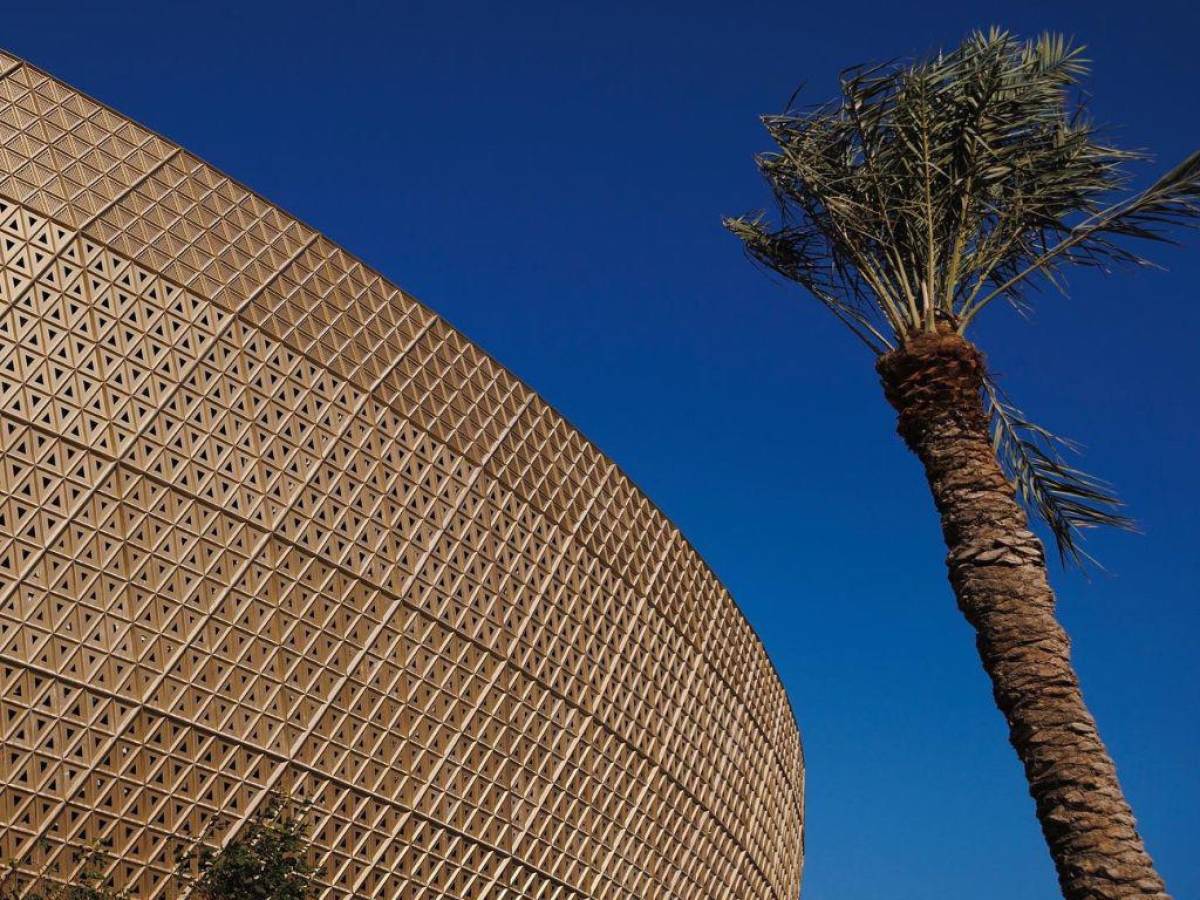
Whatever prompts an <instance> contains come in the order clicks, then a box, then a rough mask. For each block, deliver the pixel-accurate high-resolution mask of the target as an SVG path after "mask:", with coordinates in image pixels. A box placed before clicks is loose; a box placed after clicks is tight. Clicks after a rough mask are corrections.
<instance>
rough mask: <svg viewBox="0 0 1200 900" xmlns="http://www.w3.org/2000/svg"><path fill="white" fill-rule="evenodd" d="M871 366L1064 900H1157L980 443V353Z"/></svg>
mask: <svg viewBox="0 0 1200 900" xmlns="http://www.w3.org/2000/svg"><path fill="white" fill-rule="evenodd" d="M877 368H878V371H879V374H880V377H881V378H882V381H883V386H884V391H885V393H886V395H887V399H888V401H889V402H890V403H891V404H892V406H893V407H894V408H895V409H896V411H897V413H898V421H899V425H898V431H899V432H900V436H901V437H902V438H904V442H905V443H906V444H907V445H908V447H909V449H910V450H912V451H913V453H915V454H916V455H917V457H918V458H919V459H920V460H921V462H922V464H923V465H924V466H925V473H926V476H927V477H928V479H929V487H930V490H931V491H932V493H933V499H934V502H935V503H936V505H937V509H938V512H939V513H940V514H941V518H942V534H943V536H944V537H945V540H946V547H947V549H948V550H949V555H948V556H947V559H946V564H947V567H948V568H949V574H950V584H951V586H952V587H953V588H954V593H955V595H956V596H957V598H958V606H959V609H961V610H962V612H963V614H964V615H965V616H966V617H967V620H968V621H969V622H970V623H971V625H972V626H973V627H974V628H975V632H976V644H977V646H978V649H979V656H980V658H981V660H982V661H983V668H984V669H985V670H986V671H987V673H988V676H989V677H990V678H991V679H992V687H993V693H994V696H995V699H996V704H997V705H998V706H999V707H1000V710H1001V712H1003V713H1004V717H1005V719H1007V721H1008V727H1009V739H1010V740H1011V742H1012V745H1013V748H1014V749H1015V750H1016V751H1017V755H1018V756H1019V757H1020V759H1021V762H1022V763H1023V764H1024V766H1025V776H1026V778H1027V779H1028V781H1029V790H1030V793H1031V794H1032V795H1033V799H1034V801H1035V802H1036V804H1037V816H1038V819H1039V820H1040V822H1041V825H1042V833H1043V834H1044V835H1045V837H1046V843H1047V844H1048V845H1049V848H1050V854H1051V856H1052V857H1053V858H1054V863H1055V866H1056V867H1057V869H1058V879H1059V884H1060V885H1061V887H1062V892H1063V896H1064V897H1065V898H1067V900H1113V898H1122V900H1127V898H1134V897H1137V898H1155V900H1164V898H1167V897H1168V895H1167V893H1166V888H1165V886H1164V885H1163V881H1162V879H1161V878H1160V877H1159V875H1158V873H1157V872H1156V871H1155V869H1154V864H1153V862H1152V861H1151V859H1150V857H1149V855H1148V854H1147V853H1146V850H1145V847H1144V846H1143V844H1142V839H1141V837H1140V836H1139V834H1138V832H1137V828H1136V826H1135V823H1134V819H1133V815H1132V813H1131V812H1130V809H1129V804H1128V803H1127V802H1126V800H1125V797H1124V795H1123V794H1122V792H1121V787H1120V785H1119V784H1118V783H1117V773H1116V768H1115V767H1114V766H1113V762H1112V759H1111V758H1110V757H1109V755H1108V751H1107V750H1106V749H1105V747H1104V744H1103V743H1101V741H1100V735H1099V734H1098V732H1097V730H1096V723H1095V721H1094V720H1093V719H1092V716H1091V713H1089V712H1088V710H1087V707H1086V706H1084V703H1083V696H1082V694H1081V693H1080V689H1079V681H1078V679H1077V678H1076V675H1075V671H1074V669H1073V668H1072V667H1071V660H1070V644H1069V641H1068V639H1067V636H1066V633H1065V632H1064V631H1063V629H1062V627H1061V626H1060V625H1059V624H1058V621H1057V620H1056V618H1055V616H1054V594H1053V592H1052V591H1051V590H1050V585H1049V582H1048V581H1047V579H1046V562H1045V555H1044V553H1043V549H1042V544H1041V542H1040V541H1039V540H1038V539H1037V538H1036V537H1035V536H1034V535H1033V534H1032V533H1031V532H1030V531H1029V529H1028V523H1027V520H1026V518H1025V512H1024V510H1023V509H1022V508H1021V507H1020V505H1018V503H1017V501H1016V498H1015V495H1014V490H1013V488H1012V486H1011V485H1010V484H1009V482H1008V480H1007V479H1006V478H1005V477H1004V474H1003V472H1002V471H1001V469H1000V466H999V464H998V462H997V460H996V454H995V451H994V450H993V448H992V444H991V441H990V440H989V435H988V422H987V417H986V414H985V412H984V408H983V402H982V399H981V396H980V390H981V387H982V376H983V360H982V357H981V356H980V354H979V351H978V350H976V349H975V347H974V346H973V345H972V344H970V343H969V342H967V341H966V340H965V339H963V338H962V337H960V336H958V335H956V334H936V335H926V336H922V337H919V338H915V339H913V340H912V341H910V342H909V343H908V344H906V345H905V346H904V347H902V348H901V349H899V350H896V351H894V352H892V353H889V354H887V355H886V356H883V357H881V358H880V360H879V363H878V367H877Z"/></svg>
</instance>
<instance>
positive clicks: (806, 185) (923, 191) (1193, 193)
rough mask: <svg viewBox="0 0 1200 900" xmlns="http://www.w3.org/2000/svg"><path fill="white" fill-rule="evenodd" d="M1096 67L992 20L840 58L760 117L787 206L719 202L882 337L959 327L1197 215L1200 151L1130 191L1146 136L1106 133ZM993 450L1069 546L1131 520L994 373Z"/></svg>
mask: <svg viewBox="0 0 1200 900" xmlns="http://www.w3.org/2000/svg"><path fill="white" fill-rule="evenodd" d="M1087 71H1088V64H1087V61H1086V60H1085V59H1084V58H1083V56H1082V50H1081V48H1079V47H1075V46H1072V45H1071V44H1070V43H1069V42H1068V41H1067V40H1065V39H1064V38H1062V37H1060V36H1053V35H1043V36H1042V37H1040V38H1038V39H1036V40H1033V41H1019V40H1017V39H1016V38H1014V37H1013V36H1011V35H1010V34H1008V33H1006V32H1004V31H1000V30H996V29H993V30H992V31H990V32H987V33H984V32H977V33H975V34H973V35H972V36H971V37H970V38H968V39H967V40H966V41H965V42H964V43H963V44H962V45H961V46H960V47H959V48H958V49H956V50H954V51H953V52H951V53H947V54H939V55H938V56H936V57H934V58H932V59H928V60H925V61H922V62H919V63H916V64H888V65H884V66H877V67H871V68H865V67H858V68H855V69H850V70H848V71H847V72H845V73H843V76H842V79H841V95H840V96H839V97H838V98H837V99H836V100H834V101H832V102H830V103H827V104H824V105H821V106H817V107H814V108H808V109H803V110H796V111H789V112H787V113H784V114H781V115H773V116H766V117H764V119H763V121H764V124H765V125H766V127H767V130H768V132H769V133H770V135H771V137H772V139H773V140H774V142H775V143H776V144H777V145H778V149H777V150H775V151H773V152H770V153H764V154H761V155H760V156H759V157H758V166H759V169H760V171H761V172H762V174H763V176H764V177H765V178H766V180H767V182H768V184H769V185H770V188H771V190H772V192H773V194H774V196H775V199H776V201H777V205H778V216H777V219H776V220H775V221H769V220H767V219H766V218H765V217H764V216H762V215H758V216H753V217H739V218H733V219H727V220H726V226H727V227H728V228H729V229H730V230H731V231H733V232H734V233H735V234H736V235H738V236H739V237H740V238H741V239H742V240H743V241H744V242H745V247H746V250H747V252H748V253H749V254H750V255H751V256H752V257H753V258H754V259H755V260H757V261H758V262H760V263H762V264H763V265H765V266H767V267H768V268H770V269H772V270H774V271H776V272H778V273H780V274H781V275H783V276H785V277H786V278H788V279H791V280H793V281H796V282H797V283H799V284H800V285H802V286H803V287H804V288H806V289H807V290H808V291H809V293H811V294H812V295H813V296H814V297H816V299H817V300H819V301H820V302H821V303H822V304H824V305H825V306H826V307H827V308H828V309H830V310H831V311H832V312H833V313H834V314H835V315H836V316H837V317H838V318H839V319H840V320H841V321H842V322H843V323H844V324H846V325H847V326H848V327H849V328H850V329H851V331H853V332H854V333H855V334H856V335H857V336H858V337H859V338H860V339H861V340H862V341H863V342H864V343H865V344H866V345H867V346H868V347H870V348H871V350H872V351H873V352H875V353H876V354H883V353H885V352H887V351H889V350H891V349H894V348H896V347H898V346H901V345H903V344H904V343H905V341H907V340H909V339H910V338H912V337H915V336H917V335H920V334H923V333H930V332H935V331H938V330H955V331H957V332H959V333H960V334H965V333H966V331H967V329H968V328H969V327H970V325H971V324H972V322H973V321H974V320H975V318H976V317H977V316H978V315H979V313H980V312H982V311H983V310H984V309H986V308H988V306H989V305H990V304H991V303H992V302H993V301H994V300H997V299H1000V298H1003V299H1004V300H1006V301H1007V302H1008V303H1010V304H1012V305H1013V306H1015V307H1016V308H1017V309H1018V310H1020V311H1022V312H1024V311H1025V310H1026V309H1027V307H1028V303H1029V299H1030V293H1031V290H1033V289H1036V288H1037V287H1039V286H1043V285H1046V284H1049V285H1051V286H1053V287H1056V288H1058V289H1060V290H1061V289H1062V288H1063V282H1062V279H1061V271H1062V269H1063V268H1064V267H1066V266H1068V265H1082V266H1091V267H1099V268H1101V269H1105V270H1107V269H1108V268H1110V267H1112V266H1114V265H1120V264H1133V265H1148V264H1149V262H1148V261H1147V260H1146V259H1144V258H1142V257H1141V256H1139V255H1137V254H1136V253H1134V252H1132V251H1131V250H1129V249H1128V247H1127V246H1126V245H1127V244H1128V241H1127V240H1125V239H1126V238H1142V239H1153V240H1165V239H1166V237H1165V233H1164V232H1165V229H1168V228H1169V227H1171V226H1173V225H1178V224H1194V223H1195V222H1196V221H1197V220H1198V219H1200V153H1197V154H1193V155H1192V156H1190V157H1189V158H1188V159H1187V160H1185V161H1184V162H1183V163H1182V164H1181V165H1179V166H1178V167H1176V168H1175V169H1174V170H1172V171H1171V172H1169V173H1168V174H1166V175H1164V176H1163V177H1162V178H1160V179H1159V180H1158V181H1156V182H1155V183H1154V184H1153V185H1151V186H1150V187H1149V188H1147V189H1145V190H1143V191H1141V192H1137V193H1131V192H1129V191H1128V189H1127V188H1128V183H1129V179H1128V175H1127V168H1128V164H1129V163H1130V162H1133V161H1136V160H1140V159H1143V158H1144V154H1142V153H1138V152H1132V151H1128V150H1121V149H1117V148H1115V147H1112V146H1109V145H1108V144H1106V143H1105V142H1103V140H1102V138H1101V135H1100V134H1099V132H1098V130H1097V128H1096V126H1095V125H1094V124H1093V123H1092V122H1091V121H1090V120H1089V119H1088V118H1087V116H1086V115H1085V110H1084V108H1083V104H1082V102H1081V100H1080V99H1079V98H1078V96H1077V86H1078V84H1079V82H1080V80H1081V78H1082V77H1083V76H1085V75H1086V73H1087ZM985 392H986V395H987V397H986V400H987V403H988V409H989V411H990V413H991V417H992V428H993V438H994V441H995V446H996V452H997V455H998V456H999V458H1000V460H1001V462H1002V464H1003V465H1004V467H1005V469H1006V471H1007V473H1008V474H1009V476H1010V477H1011V478H1012V479H1013V481H1014V483H1015V484H1016V485H1017V488H1018V492H1019V495H1020V497H1021V499H1022V500H1023V501H1024V502H1025V504H1026V506H1027V507H1029V508H1030V509H1031V511H1032V512H1034V513H1035V514H1037V515H1039V516H1040V517H1041V518H1042V519H1043V520H1044V521H1045V522H1046V523H1047V525H1048V526H1049V528H1050V530H1051V532H1052V533H1053V535H1054V537H1055V540H1056V542H1057V544H1058V549H1059V552H1060V554H1061V555H1062V557H1063V558H1064V559H1070V560H1073V561H1076V562H1078V561H1082V559H1084V558H1085V557H1086V554H1085V553H1084V552H1083V551H1082V549H1081V548H1080V546H1079V542H1078V537H1079V535H1080V532H1081V530H1082V529H1085V528H1088V527H1091V526H1095V525H1116V526H1128V525H1129V524H1130V522H1129V520H1128V519H1127V518H1126V517H1125V516H1123V515H1122V514H1121V512H1120V504H1119V501H1118V500H1117V498H1116V496H1115V495H1114V494H1113V492H1112V491H1111V489H1110V488H1109V487H1108V485H1106V484H1105V483H1104V482H1102V481H1100V480H1098V479H1096V478H1094V477H1092V476H1090V475H1087V474H1086V473H1084V472H1082V471H1080V470H1079V469H1077V468H1075V467H1073V466H1071V465H1069V464H1068V463H1067V462H1066V460H1065V458H1064V455H1063V452H1062V450H1063V449H1073V445H1072V444H1071V443H1070V442H1069V441H1066V440H1064V439H1062V438H1059V437H1057V436H1056V435H1054V434H1052V433H1051V432H1049V431H1047V430H1046V429H1044V428H1041V427H1040V426H1037V425H1034V424H1033V423H1032V422H1030V421H1029V420H1028V419H1027V418H1026V417H1025V416H1024V415H1023V414H1022V413H1021V412H1020V411H1019V410H1018V409H1016V408H1015V407H1014V406H1012V405H1011V404H1010V403H1008V402H1007V400H1006V399H1005V398H1004V397H1003V395H1002V393H1001V391H1000V390H999V388H998V387H997V385H996V384H995V382H994V380H992V379H990V378H989V379H987V380H986V382H985Z"/></svg>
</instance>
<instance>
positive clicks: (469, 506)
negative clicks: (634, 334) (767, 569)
mask: <svg viewBox="0 0 1200 900" xmlns="http://www.w3.org/2000/svg"><path fill="white" fill-rule="evenodd" d="M0 154H2V157H0V267H2V276H0V417H2V418H0V741H2V749H3V758H2V760H0V857H17V858H21V859H23V860H24V862H23V863H22V866H23V871H25V872H26V873H28V874H30V875H37V874H45V875H50V876H52V877H69V876H70V875H71V873H72V871H73V869H74V865H75V864H74V863H73V862H72V852H73V850H74V849H76V848H78V847H80V846H82V845H84V844H87V843H89V842H91V841H96V840H105V841H107V842H109V843H110V847H111V852H112V854H113V857H114V861H113V864H112V876H113V880H114V882H115V883H116V884H117V885H119V886H123V887H129V888H130V889H132V890H134V891H136V892H137V894H138V895H139V896H147V897H149V896H174V895H175V893H176V890H175V886H174V885H173V884H172V883H171V879H170V873H171V870H172V868H173V859H172V851H173V848H174V846H175V845H176V844H177V843H178V838H179V836H181V835H186V834H197V833H199V831H200V830H201V829H202V827H203V825H204V823H205V821H207V819H208V818H209V817H211V816H213V815H220V816H223V817H226V818H228V819H230V820H231V821H233V822H234V823H235V825H234V830H236V827H237V824H238V823H240V822H242V821H244V820H245V819H246V817H247V816H248V815H250V814H251V813H252V812H253V810H254V809H255V808H256V806H257V805H258V804H260V803H262V802H263V800H264V798H265V797H266V796H267V795H268V792H270V791H272V790H277V789H286V790H289V791H293V792H296V793H300V794H303V795H304V796H306V797H309V798H311V799H312V800H313V801H314V804H315V805H314V815H315V820H314V821H315V854H316V856H317V857H319V858H317V859H316V860H315V861H316V862H318V863H320V864H321V865H323V866H324V867H325V875H324V881H325V883H326V884H327V886H328V889H327V890H326V892H325V896H327V897H343V896H379V897H404V898H434V897H464V898H466V897H473V898H485V897H487V898H490V897H508V898H518V897H539V898H551V897H553V898H567V897H590V898H639V900H640V898H651V897H684V898H692V897H746V898H779V900H782V898H793V897H795V896H796V894H797V891H798V886H799V880H800V870H801V862H802V860H801V829H802V793H803V762H802V757H801V751H800V745H799V738H798V735H797V731H796V726H795V722H794V719H793V717H792V714H791V711H790V709H789V706H788V703H787V698H786V696H785V694H784V690H783V688H782V686H781V685H780V683H779V680H778V678H777V677H776V675H775V673H774V671H773V670H772V668H771V666H770V663H769V661H768V660H767V657H766V655H765V653H764V652H763V649H762V646H761V644H760V642H759V641H758V640H757V638H756V637H755V635H754V634H753V632H752V631H751V629H750V627H749V626H748V625H747V623H746V621H745V620H744V619H743V617H742V616H741V615H740V614H739V613H738V611H737V609H736V607H735V606H734V604H733V602H732V600H731V599H730V598H729V596H728V594H727V593H726V592H725V590H724V589H723V588H722V587H721V585H720V584H719V583H718V582H717V580H716V579H715V578H714V577H713V575H712V574H711V573H710V572H709V570H708V569H707V568H706V567H705V565H704V563H703V562H702V561H701V560H700V559H699V558H698V556H697V555H696V554H695V552H694V551H693V550H692V549H691V547H690V546H689V545H688V544H687V543H686V542H685V540H684V539H683V538H682V537H681V535H680V534H679V532H678V531H677V530H676V529H675V528H674V527H673V526H672V525H671V524H670V523H669V522H668V521H667V520H666V519H665V518H664V517H663V516H662V515H661V514H660V513H659V512H658V511H657V510H656V509H655V508H654V507H653V505H652V504H651V503H650V502H649V501H648V500H647V499H646V498H645V497H644V496H643V495H642V494H641V493H640V492H639V491H638V490H637V489H636V488H634V487H633V485H631V484H630V482H629V481H628V479H626V478H625V476H624V475H622V473H621V472H620V471H619V470H618V469H617V468H616V467H615V466H614V465H613V464H612V463H611V462H610V461H609V460H608V459H606V458H605V457H604V456H603V455H601V454H600V453H599V452H598V451H597V450H596V449H595V448H594V447H593V446H592V445H591V444H589V443H588V442H587V441H586V440H585V439H584V438H583V437H582V436H581V435H580V434H578V433H577V432H576V431H575V430H574V429H573V428H571V427H570V426H569V425H568V424H566V423H565V422H564V421H563V419H562V418H561V417H560V416H559V415H558V414H557V413H555V412H554V411H553V410H552V409H550V408H549V407H548V406H547V405H546V404H545V403H544V402H542V400H540V399H539V398H538V397H537V396H536V395H534V394H533V393H532V392H531V391H529V390H528V389H527V388H526V387H525V386H524V385H522V384H521V383H520V382H518V381H517V380H516V379H515V378H514V377H513V376H512V375H510V374H509V373H508V372H506V371H505V370H504V369H502V368H500V367H499V366H498V365H497V364H496V363H495V362H493V361H492V360H491V359H490V358H489V357H487V356H486V355H485V354H484V353H482V352H481V351H480V350H478V349H477V348H476V347H474V346H473V345H472V344H471V343H470V342H469V341H467V340H466V339H465V338H463V337H462V336H461V335H460V334H458V333H457V332H455V331H454V330H453V329H451V328H450V327H449V326H447V325H446V324H445V323H444V322H442V321H441V320H440V319H438V318H437V317H436V316H435V315H434V314H433V313H431V312H430V311H429V310H428V309H426V308H424V307H422V306H421V305H419V304H418V303H416V302H415V301H413V300H412V299H411V298H409V297H408V296H406V295H405V294H404V293H402V292H401V291H400V290H399V289H398V288H396V287H395V286H393V285H392V284H390V283H389V282H388V281H386V280H385V279H384V278H383V277H382V276H380V275H379V274H378V273H376V272H374V271H372V270H370V269H368V268H366V267H365V266H364V265H362V264H361V263H360V262H358V261H357V260H355V259H354V258H353V257H351V256H349V255H347V254H346V253H345V252H344V251H342V250H341V249H339V248H338V247H337V246H335V245H334V244H332V243H331V242H329V241H328V240H326V239H325V238H323V237H322V236H320V235H319V234H317V233H315V232H314V231H312V230H311V229H309V228H308V227H306V226H305V225H303V224H302V223H300V222H297V221H296V220H295V219H293V218H291V217H290V216H288V215H287V214H286V213H283V212H281V211H280V210H279V209H277V208H275V207H273V206H271V205H270V204H268V203H266V202H265V201H263V200H262V199H260V198H259V197H257V196H255V195H254V194H252V193H251V192H249V191H248V190H247V189H245V188H243V187H242V186H240V185H238V184H237V183H235V182H233V181H231V180H230V179H229V178H227V177H226V176H224V175H222V174H221V173H219V172H217V171H215V170H213V169H212V168H210V167H209V166H207V165H205V164H204V163H203V162H201V161H200V160H198V159H196V158H195V157H193V156H191V155H189V154H188V153H186V152H184V151H182V150H180V149H179V148H178V147H176V146H174V145H172V144H171V143H170V142H168V141H166V140H164V139H163V138H161V137H158V136H157V135H154V134H152V133H150V132H148V131H146V130H145V129H143V128H141V127H139V126H138V125H136V124H134V123H132V122H130V121H129V120H127V119H125V118H123V117H121V116H120V115H118V114H116V113H114V112H112V111H111V110H108V109H106V108H104V107H102V106H100V105H98V104H97V103H96V102H94V101H92V100H90V99H88V98H86V97H84V96H82V95H81V94H79V93H78V92H76V91H74V90H73V89H71V88H69V87H67V86H65V85H63V84H62V83H60V82H58V81H56V80H54V79H53V78H51V77H49V76H47V75H46V74H44V73H42V72H40V71H39V70H37V69H35V68H33V67H31V66H29V65H27V64H25V63H22V62H20V61H19V60H16V59H14V58H12V57H8V56H4V55H3V54H0ZM228 833H232V832H227V834H228Z"/></svg>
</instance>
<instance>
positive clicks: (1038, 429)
mask: <svg viewBox="0 0 1200 900" xmlns="http://www.w3.org/2000/svg"><path fill="white" fill-rule="evenodd" d="M983 390H984V400H985V404H984V405H985V408H986V410H987V413H988V415H989V417H990V419H991V428H992V446H993V447H994V448H995V451H996V457H997V459H999V461H1000V465H1001V467H1002V468H1003V469H1004V472H1005V474H1006V475H1007V476H1008V478H1009V479H1010V480H1011V481H1012V483H1013V485H1014V486H1015V487H1016V489H1017V494H1018V496H1019V497H1020V499H1021V501H1022V503H1023V504H1024V505H1025V507H1026V508H1027V509H1029V510H1031V511H1033V512H1035V513H1036V514H1037V515H1038V516H1039V517H1040V518H1041V519H1042V520H1043V521H1044V522H1045V523H1046V525H1047V527H1049V529H1050V532H1051V534H1053V535H1054V541H1055V544H1056V545H1057V547H1058V554H1059V558H1060V559H1061V560H1062V561H1063V562H1064V564H1065V563H1066V562H1068V561H1071V562H1073V563H1075V564H1077V565H1082V564H1083V563H1084V562H1085V561H1090V562H1092V563H1093V564H1096V565H1098V563H1097V562H1096V560H1095V558H1094V557H1093V556H1091V554H1089V553H1087V552H1086V551H1085V550H1084V549H1083V548H1082V546H1081V541H1082V537H1083V532H1084V531H1085V530H1086V529H1088V528H1096V527H1099V526H1108V527H1112V528H1120V529H1123V530H1126V531H1134V530H1136V526H1135V523H1134V522H1133V520H1132V519H1130V518H1129V517H1128V516H1126V515H1124V514H1123V513H1122V512H1121V511H1120V510H1121V509H1122V507H1123V505H1124V504H1122V502H1121V500H1120V499H1119V498H1118V497H1117V495H1116V494H1115V493H1114V492H1113V489H1112V487H1111V485H1109V484H1108V482H1106V481H1103V480H1102V479H1099V478H1097V477H1095V476H1094V475H1089V474H1088V473H1087V472H1084V471H1082V470H1080V469H1078V468H1076V467H1074V466H1072V465H1070V464H1069V463H1068V462H1067V461H1066V459H1065V457H1064V455H1063V452H1064V451H1066V452H1068V453H1072V454H1077V453H1079V450H1080V448H1079V446H1078V444H1076V443H1075V442H1074V441H1072V440H1070V439H1068V438H1064V437H1061V436H1059V435H1057V434H1054V433H1053V432H1051V431H1049V430H1047V429H1046V428H1043V427H1042V426H1041V425H1037V424H1035V423H1034V422H1032V421H1030V420H1029V418H1028V417H1027V416H1026V415H1025V414H1024V413H1023V412H1021V410H1019V409H1018V408H1017V407H1015V406H1013V405H1012V404H1011V403H1010V402H1008V400H1007V398H1006V397H1005V396H1004V394H1003V392H1002V391H1001V389H1000V387H999V386H998V385H997V384H996V382H995V380H994V379H992V378H991V377H988V378H986V379H985V380H984V389H983Z"/></svg>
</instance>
